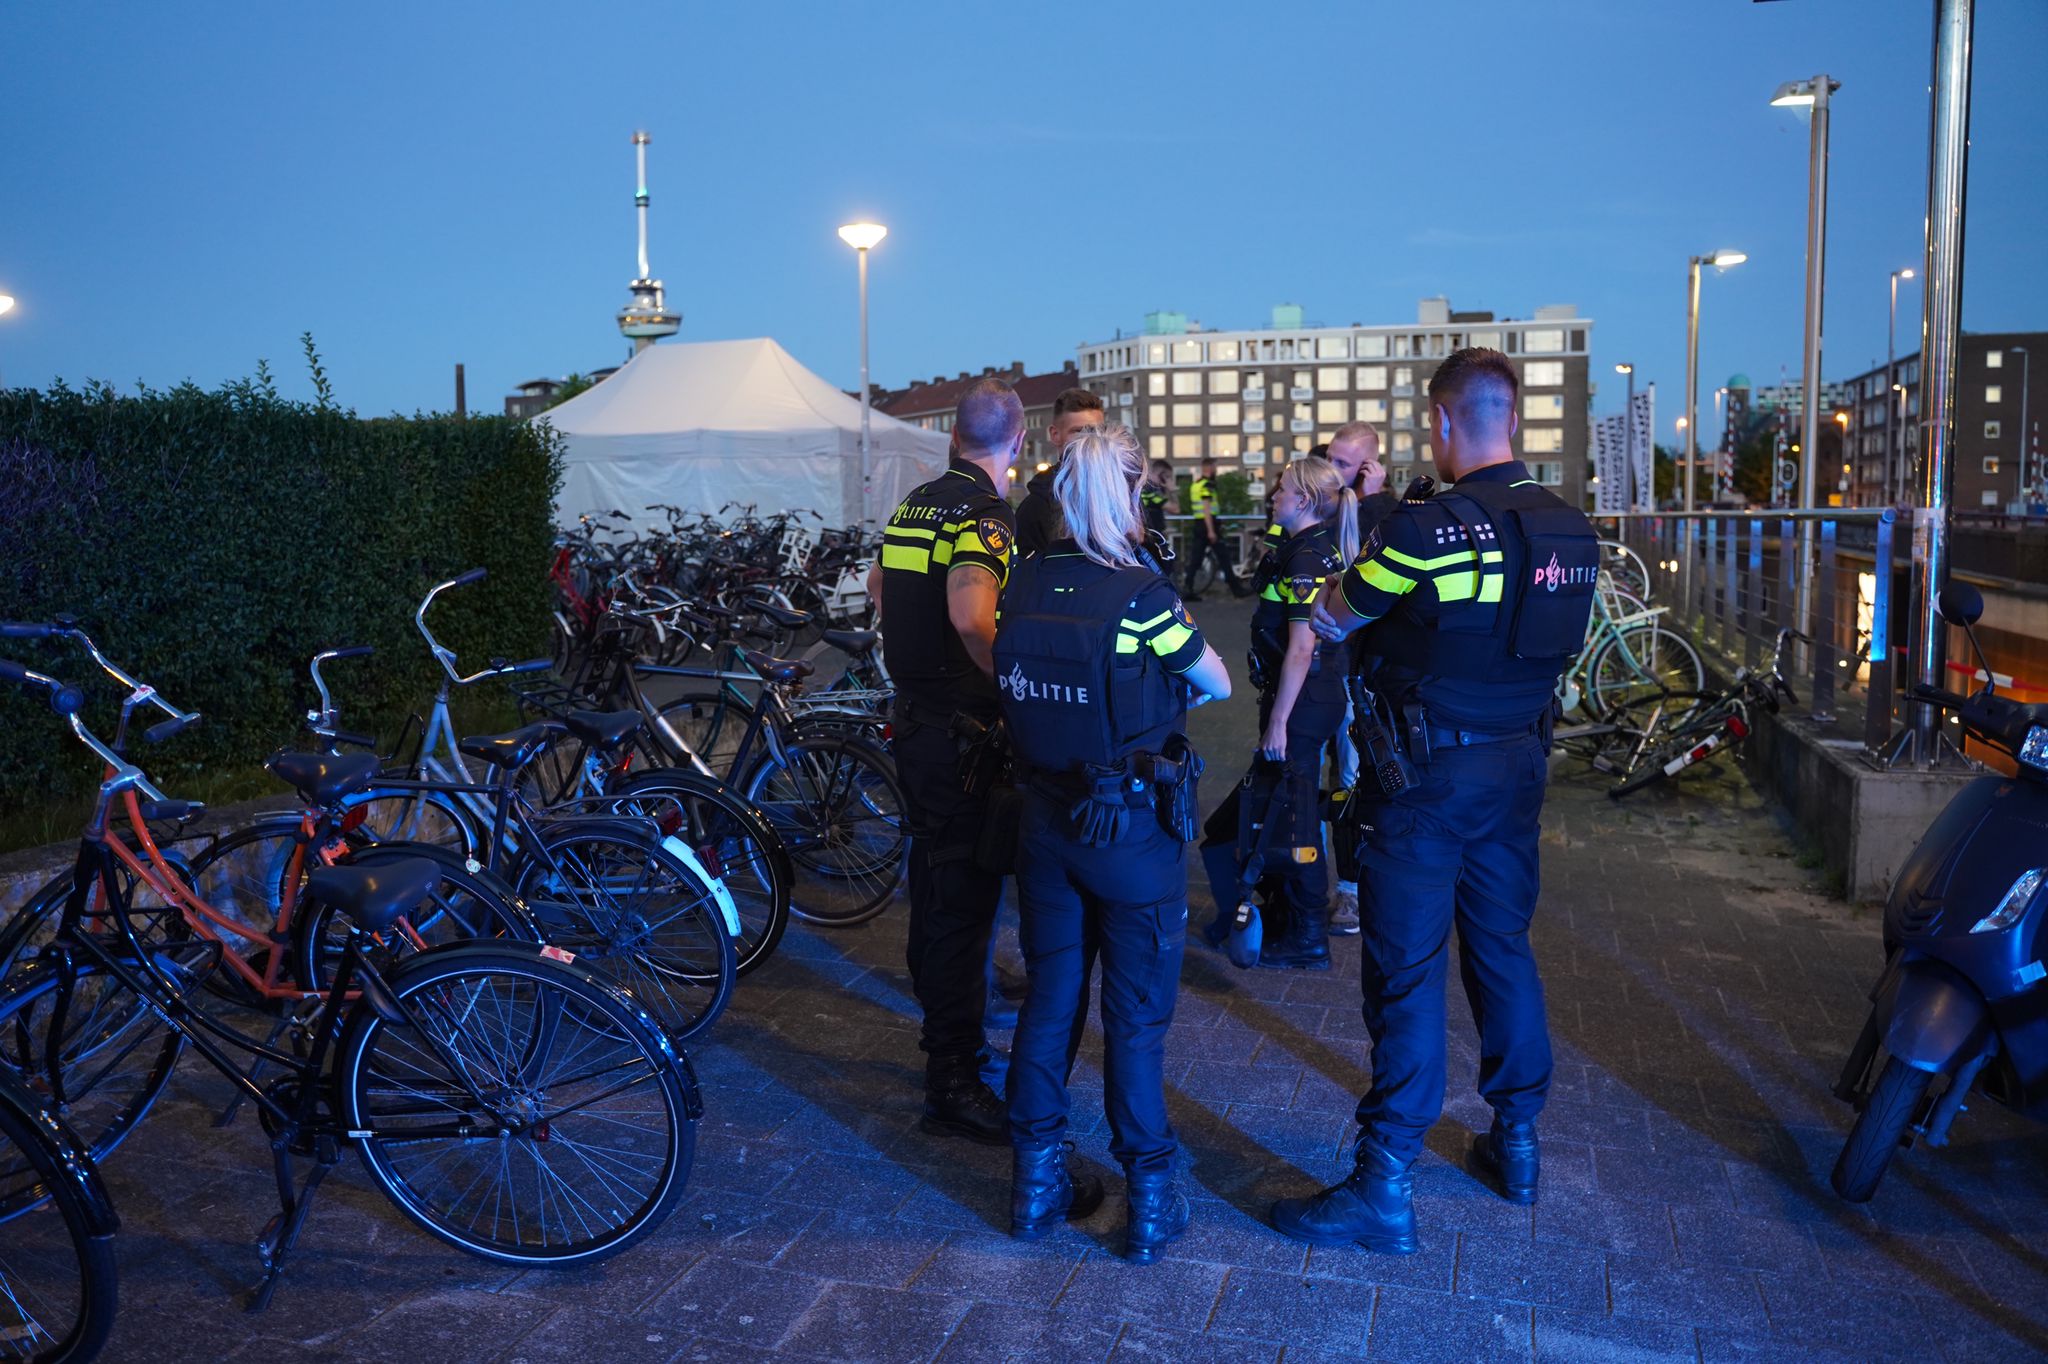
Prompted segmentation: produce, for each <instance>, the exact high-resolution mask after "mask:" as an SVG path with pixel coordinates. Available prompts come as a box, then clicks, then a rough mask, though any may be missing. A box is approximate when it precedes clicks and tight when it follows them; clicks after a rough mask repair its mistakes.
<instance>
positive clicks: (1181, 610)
mask: <svg viewBox="0 0 2048 1364" xmlns="http://www.w3.org/2000/svg"><path fill="white" fill-rule="evenodd" d="M1173 618H1174V619H1175V620H1177V621H1179V622H1180V623H1181V624H1182V625H1185V626H1188V627H1190V628H1192V627H1193V626H1194V621H1192V620H1190V619H1189V618H1188V607H1187V603H1186V602H1184V601H1182V600H1181V599H1180V598H1179V597H1175V598H1174V599H1173Z"/></svg>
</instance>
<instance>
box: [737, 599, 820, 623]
mask: <svg viewBox="0 0 2048 1364" xmlns="http://www.w3.org/2000/svg"><path fill="white" fill-rule="evenodd" d="M747 609H749V610H751V611H759V612H760V613H761V614H762V615H764V616H766V617H767V618H768V619H770V620H772V621H774V622H775V623H776V624H777V625H780V626H782V627H783V628H784V629H786V630H796V629H801V628H802V627H803V626H806V625H808V624H810V623H811V613H810V612H808V611H790V610H785V609H784V608H782V607H780V606H777V605H776V604H775V603H774V602H772V601H761V600H760V599H758V598H749V599H748V601H747Z"/></svg>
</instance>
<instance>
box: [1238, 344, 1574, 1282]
mask: <svg viewBox="0 0 2048 1364" xmlns="http://www.w3.org/2000/svg"><path fill="white" fill-rule="evenodd" d="M1518 387H1519V386H1518V383H1517V381H1516V377H1515V371H1514V367H1513V365H1512V364H1511V362H1510V361H1509V360H1508V359H1507V357H1506V356H1504V355H1502V354H1501V353H1500V352H1499V351H1495V350H1488V349H1484V348H1478V347H1474V348H1470V349H1466V350H1461V351H1458V352H1456V353H1455V354H1453V355H1451V356H1450V357H1448V358H1447V359H1446V360H1445V361H1444V362H1443V364H1442V365H1441V366H1440V367H1439V368H1438V369H1437V371H1436V373H1435V374H1434V375H1433V376H1432V377H1431V379H1430V381H1429V402H1430V408H1431V416H1432V418H1433V420H1432V421H1431V423H1430V429H1429V439H1430V445H1431V447H1432V449H1433V451H1434V453H1435V456H1436V462H1437V466H1438V468H1439V469H1441V470H1442V471H1443V473H1444V474H1445V475H1446V476H1448V477H1449V478H1450V479H1451V481H1452V482H1451V486H1450V487H1448V488H1446V489H1444V490H1442V491H1440V492H1436V493H1435V494H1434V495H1433V496H1430V495H1424V494H1425V492H1426V490H1424V489H1417V490H1413V491H1412V492H1411V495H1410V496H1408V497H1407V498H1404V499H1403V501H1402V503H1401V505H1400V506H1398V507H1397V508H1395V510H1394V512H1393V514H1392V515H1390V516H1389V517H1388V518H1387V520H1386V522H1385V523H1384V525H1383V526H1382V527H1381V530H1382V532H1383V540H1382V543H1381V544H1380V546H1379V548H1378V549H1377V550H1376V551H1375V552H1372V553H1370V554H1368V555H1367V556H1366V557H1365V558H1364V559H1362V560H1361V561H1360V562H1359V563H1358V564H1357V565H1355V566H1354V567H1353V568H1352V569H1350V570H1349V571H1348V572H1346V573H1345V574H1344V575H1343V577H1342V578H1341V579H1340V580H1338V582H1336V583H1333V584H1332V585H1331V586H1329V587H1328V588H1326V589H1325V591H1324V593H1323V595H1322V597H1321V599H1320V600H1319V602H1318V605H1317V608H1316V615H1315V625H1316V628H1317V632H1318V633H1319V634H1321V635H1323V636H1324V637H1325V638H1327V639H1341V638H1343V637H1345V636H1346V635H1348V634H1350V633H1351V632H1353V631H1354V630H1357V629H1358V628H1359V627H1360V626H1363V627H1365V628H1364V635H1363V643H1364V645H1365V647H1366V649H1367V650H1368V651H1369V653H1370V656H1371V666H1372V673H1371V675H1370V678H1369V681H1370V684H1371V687H1372V690H1373V691H1374V692H1375V693H1376V694H1377V695H1378V696H1379V697H1380V698H1381V699H1382V700H1383V701H1384V702H1386V703H1388V705H1389V706H1390V707H1391V713H1392V717H1393V722H1392V724H1391V725H1390V726H1388V727H1387V728H1389V729H1391V731H1392V736H1393V739H1394V740H1395V741H1396V743H1397V744H1398V746H1399V748H1398V751H1397V752H1390V753H1389V755H1388V756H1387V758H1386V761H1384V762H1378V761H1373V762H1369V764H1368V766H1369V769H1370V770H1372V771H1376V772H1379V773H1381V774H1382V775H1383V776H1384V780H1383V781H1381V782H1380V783H1379V785H1377V786H1375V783H1374V781H1373V780H1372V779H1371V778H1370V777H1368V779H1367V780H1366V781H1364V782H1363V783H1362V790H1363V792H1364V796H1363V797H1362V798H1368V797H1369V798H1371V803H1369V804H1367V805H1366V806H1365V808H1364V810H1363V819H1364V822H1365V823H1366V824H1367V825H1369V826H1370V827H1369V829H1368V830H1367V831H1366V832H1365V834H1364V839H1363V843H1362V845H1361V848H1360V877H1359V911H1360V919H1361V921H1362V925H1363V932H1362V934H1361V938H1360V941H1361V943H1362V946H1363V951H1362V953H1361V956H1362V961H1363V965H1362V969H1361V975H1362V980H1361V984H1362V986H1363V993H1364V997H1365V1023H1366V1029H1367V1031H1368V1032H1369V1033H1370V1034H1371V1037H1372V1088H1371V1089H1370V1090H1369V1091H1368V1092H1367V1093H1366V1094H1365V1096H1364V1097H1363V1098H1361V1099H1360V1100H1359V1104H1358V1128H1359V1130H1358V1140H1357V1145H1356V1147H1355V1151H1354V1154H1355V1161H1356V1164H1355V1168H1354V1169H1353V1171H1352V1173H1351V1175H1350V1177H1349V1178H1347V1179H1345V1180H1344V1181H1343V1182H1342V1183H1340V1184H1337V1185H1335V1186H1334V1187H1332V1188H1329V1189H1325V1190H1323V1191H1322V1192H1320V1193H1318V1194H1315V1195H1313V1196H1312V1197H1308V1198H1290V1199H1283V1200H1281V1201H1280V1202H1279V1203H1277V1204H1275V1205H1274V1208H1273V1223H1274V1226H1275V1227H1277V1228H1278V1229H1279V1230H1280V1231H1282V1232H1284V1233H1285V1234H1286V1235H1288V1236H1291V1237H1294V1238H1295V1239H1297V1240H1302V1241H1308V1242H1311V1243H1312V1244H1317V1245H1337V1244H1343V1243H1347V1242H1356V1243H1358V1244H1360V1245H1364V1246H1367V1247H1369V1248H1371V1249H1374V1250H1381V1251H1388V1252H1393V1253H1396V1254H1408V1253H1412V1252H1413V1251H1414V1250H1416V1249H1417V1243H1416V1238H1415V1213H1414V1205H1413V1201H1412V1188H1413V1185H1412V1179H1411V1175H1410V1166H1411V1165H1412V1163H1413V1162H1414V1160H1415V1158H1416V1157H1417V1156H1418V1155H1420V1154H1421V1151H1422V1145H1423V1138H1424V1136H1425V1134H1426V1133H1427V1132H1428V1131H1429V1129H1430V1127H1431V1126H1432V1125H1433V1124H1434V1123H1435V1122H1436V1120H1437V1118H1438V1116H1439V1115H1440V1114H1441V1113H1442V1111H1443V1099H1444V1077H1445V1059H1444V1051H1445V1048H1444V1027H1445V1004H1444V994H1445V979H1444V977H1445V966H1446V963H1447V962H1448V960H1449V955H1450V954H1449V937H1450V934H1451V931H1452V930H1453V928H1455V929H1456V931H1457V934H1458V944H1459V950H1460V966H1461V974H1462V976H1463V980H1464V986H1465V995H1466V998H1467V1000H1468V1002H1469V1003H1470V1005H1471V1008H1472V1016H1473V1021H1474V1022H1475V1023H1476V1024H1477V1025H1478V1032H1479V1056H1480V1059H1479V1092H1480V1094H1481V1095H1482V1096H1483V1097H1484V1098H1485V1099H1486V1101H1487V1103H1488V1104H1489V1105H1490V1106H1491V1107H1492V1108H1493V1110H1494V1120H1493V1124H1492V1126H1491V1128H1490V1129H1489V1130H1488V1131H1487V1132H1485V1133H1483V1134H1479V1135H1477V1136H1475V1137H1474V1138H1473V1140H1472V1144H1471V1149H1470V1152H1469V1154H1468V1161H1469V1163H1470V1165H1471V1167H1472V1168H1473V1170H1474V1171H1475V1172H1476V1173H1478V1174H1479V1175H1480V1176H1481V1177H1482V1178H1483V1179H1485V1180H1486V1181H1488V1182H1489V1183H1490V1184H1491V1185H1492V1186H1493V1187H1494V1189H1495V1190H1496V1191H1497V1192H1499V1193H1500V1194H1501V1195H1502V1196H1504V1197H1506V1198H1507V1199H1509V1200H1510V1201H1511V1202H1517V1203H1531V1202H1534V1201H1535V1198H1536V1184H1537V1169H1538V1160H1537V1145H1536V1117H1537V1114H1538V1113H1539V1112H1541V1110H1542V1108H1543V1101H1544V1098H1545V1096H1546V1095H1547V1094H1548V1092H1549V1089H1550V1075H1551V1058H1550V1034H1549V1027H1548V1024H1547V1022H1546V1020H1545V1018H1544V1012H1543V985H1542V981H1541V980H1540V979H1539V978H1538V976H1537V971H1536V959H1535V956H1534V954H1533V953H1532V952H1531V951H1530V948H1529V921H1530V918H1531V916H1532V914H1533V912H1534V910H1535V906H1536V896H1537V837H1538V823H1539V820H1540V817H1541V815H1542V810H1543V792H1544V782H1545V777H1546V768H1547V762H1546V750H1547V748H1548V742H1547V740H1548V731H1549V717H1550V713H1551V710H1550V706H1551V691H1552V689H1553V688H1554V687H1555V685H1556V683H1557V679H1558V676H1559V675H1560V674H1561V673H1562V671H1563V670H1564V667H1565V665H1566V663H1567V661H1568V660H1569V659H1570V657H1571V655H1572V654H1574V653H1576V652H1577V651H1578V649H1579V648H1580V646H1581V645H1582V644H1583V642H1584V639H1585V632H1586V623H1587V619H1588V616H1589V614H1590V611H1591V607H1592V595H1593V588H1594V583H1595V579H1596V578H1597V576H1598V573H1599V551H1598V543H1597V541H1596V540H1595V538H1594V533H1593V528H1592V525H1591V524H1590V523H1589V522H1588V521H1587V520H1586V518H1585V516H1584V514H1582V513H1581V512H1579V511H1578V510H1577V509H1576V508H1573V507H1571V506H1568V505H1567V504H1565V503H1564V502H1563V501H1561V500H1560V499H1558V498H1557V497H1556V496H1554V495H1553V494H1551V493H1549V492H1547V491H1545V490H1544V489H1543V488H1542V487H1540V486H1538V484H1537V483H1536V482H1535V480H1534V479H1533V478H1531V477H1530V474H1529V470H1528V469H1527V468H1526V467H1525V466H1524V465H1523V464H1522V462H1521V461H1520V460H1519V459H1517V458H1516V457H1515V453H1514V448H1513V445H1512V443H1511V441H1512V437H1513V435H1514V432H1515V425H1516V420H1515V419H1516V411H1517V396H1518ZM1367 718H1368V717H1361V722H1362V723H1363V722H1365V721H1366V720H1367ZM1361 737H1363V738H1366V739H1367V740H1368V742H1367V743H1366V744H1365V745H1364V746H1365V747H1367V748H1368V750H1369V752H1368V756H1369V758H1370V757H1371V756H1372V754H1371V752H1370V750H1371V748H1372V743H1371V741H1370V736H1367V735H1364V734H1363V733H1362V735H1361Z"/></svg>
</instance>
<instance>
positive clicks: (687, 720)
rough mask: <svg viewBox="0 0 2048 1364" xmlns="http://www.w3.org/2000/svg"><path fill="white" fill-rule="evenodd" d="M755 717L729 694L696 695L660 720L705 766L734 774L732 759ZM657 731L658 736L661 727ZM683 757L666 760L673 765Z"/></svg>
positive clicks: (666, 709) (669, 707) (673, 706)
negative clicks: (667, 725)
mask: <svg viewBox="0 0 2048 1364" xmlns="http://www.w3.org/2000/svg"><path fill="white" fill-rule="evenodd" d="M753 714H754V712H753V708H752V707H751V706H749V705H748V704H747V703H746V702H744V701H742V700H740V698H738V697H737V696H734V695H733V694H732V693H730V692H726V691H717V692H693V693H691V694H689V695H687V696H680V697H677V698H676V699H675V700H673V701H671V702H669V703H668V704H667V705H665V706H663V707H662V708H661V718H662V719H663V720H664V721H665V722H667V723H668V724H669V725H671V726H673V727H674V729H675V731H676V733H677V734H679V735H681V736H682V738H683V742H684V743H687V744H688V745H689V746H690V747H691V748H692V749H693V750H695V752H696V754H697V756H698V757H699V758H701V759H703V760H704V764H705V766H707V767H709V768H710V769H711V770H712V771H713V772H717V773H719V774H721V775H729V774H730V773H731V772H732V767H733V759H734V758H735V757H737V756H738V755H739V747H740V740H741V739H742V738H743V737H745V735H746V732H747V722H748V721H749V720H751V719H752V718H753ZM656 732H657V733H659V727H657V729H656ZM683 756H684V755H683V754H681V753H672V754H669V755H667V757H666V759H665V761H668V762H674V761H677V760H679V759H681V758H682V757H683Z"/></svg>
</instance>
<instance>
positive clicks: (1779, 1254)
mask: <svg viewBox="0 0 2048 1364" xmlns="http://www.w3.org/2000/svg"><path fill="white" fill-rule="evenodd" d="M1671 1223H1672V1228H1673V1231H1674V1233H1675V1234H1676V1236H1677V1239H1678V1256H1679V1258H1680V1259H1681V1260H1683V1261H1685V1262H1686V1263H1687V1264H1720V1265H1740V1266H1742V1267H1743V1268H1745V1269H1769V1270H1775V1271H1777V1272H1778V1273H1781V1274H1794V1273H1800V1272H1807V1273H1812V1274H1815V1275H1818V1274H1819V1273H1820V1270H1821V1257H1820V1251H1819V1249H1818V1248H1817V1247H1816V1246H1815V1245H1814V1242H1813V1237H1812V1235H1811V1234H1810V1233H1809V1232H1808V1231H1807V1230H1806V1228H1805V1227H1803V1226H1801V1225H1799V1224H1797V1223H1793V1222H1785V1221H1780V1220H1778V1219H1775V1218H1768V1217H1750V1216H1746V1215H1744V1214H1742V1213H1736V1212H1729V1211H1727V1210H1726V1209H1722V1208H1702V1207H1697V1206H1694V1205H1691V1204H1679V1205H1678V1206H1676V1207H1674V1208H1672V1209H1671Z"/></svg>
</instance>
